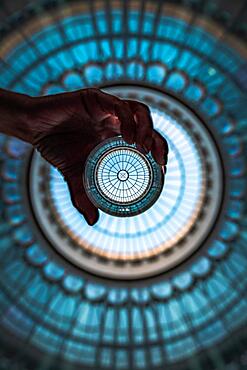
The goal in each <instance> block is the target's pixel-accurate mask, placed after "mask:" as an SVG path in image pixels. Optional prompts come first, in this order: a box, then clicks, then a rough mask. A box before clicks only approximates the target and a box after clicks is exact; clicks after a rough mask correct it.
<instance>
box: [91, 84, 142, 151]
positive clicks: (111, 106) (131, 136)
mask: <svg viewBox="0 0 247 370" xmlns="http://www.w3.org/2000/svg"><path fill="white" fill-rule="evenodd" d="M91 90H92V91H91V93H93V94H94V96H95V99H96V102H97V104H98V106H99V108H100V109H101V110H102V112H104V114H106V113H110V114H112V115H115V116H117V118H118V120H119V121H120V130H121V134H122V136H123V139H124V140H125V141H126V142H127V143H129V144H132V143H133V142H134V141H135V134H136V123H135V120H134V115H133V113H132V110H131V109H130V106H129V104H128V103H127V102H126V101H124V100H122V99H120V98H118V97H116V96H114V95H110V94H107V93H105V92H103V91H101V90H98V89H91Z"/></svg>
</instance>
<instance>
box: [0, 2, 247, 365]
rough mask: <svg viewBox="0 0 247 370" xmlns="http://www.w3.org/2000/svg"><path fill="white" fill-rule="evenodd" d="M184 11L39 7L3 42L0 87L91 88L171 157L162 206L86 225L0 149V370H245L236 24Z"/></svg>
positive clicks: (21, 152) (60, 185)
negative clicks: (143, 123)
mask: <svg viewBox="0 0 247 370" xmlns="http://www.w3.org/2000/svg"><path fill="white" fill-rule="evenodd" d="M48 3H49V4H48ZM176 3H178V2H176ZM181 3H182V2H181ZM185 3H186V4H185ZM192 3H193V4H194V5H193V4H192ZM183 4H185V5H184V6H182V5H174V2H161V1H159V2H158V1H152V2H149V1H145V2H142V1H140V2H139V1H128V2H126V1H116V2H115V1H114V2H110V1H107V0H105V1H90V2H89V1H83V2H76V1H75V2H74V1H70V2H68V3H66V2H65V1H61V2H59V1H54V2H50V1H49V2H42V3H41V2H39V1H38V2H35V4H34V5H30V6H29V7H28V8H27V10H26V11H24V12H23V13H21V14H19V15H16V16H15V17H12V18H11V19H9V21H8V23H7V25H8V27H7V26H6V29H1V35H2V34H3V35H4V36H5V37H4V38H3V40H2V41H1V44H0V56H1V59H0V61H1V63H0V80H1V87H4V88H8V89H12V90H15V91H19V92H24V93H28V94H31V95H39V94H52V93H58V92H62V91H70V90H74V89H77V88H83V87H88V86H100V87H102V88H103V89H105V90H106V91H108V92H109V93H112V94H116V95H118V96H120V97H124V98H130V99H137V100H140V101H142V102H144V103H146V104H148V105H149V107H150V110H151V114H152V117H153V121H154V125H155V128H156V129H157V130H158V131H159V132H160V133H161V134H162V135H164V136H165V137H166V138H167V140H168V145H169V158H168V164H167V173H166V176H165V183H164V187H163V190H162V192H161V194H160V197H159V198H158V200H157V202H155V204H154V205H153V206H152V207H151V208H149V209H148V210H146V211H145V212H144V213H142V214H139V215H136V216H135V217H130V218H128V217H114V216H111V215H109V214H106V213H104V212H101V215H100V221H99V222H98V223H97V224H96V225H95V226H94V227H88V226H87V225H86V223H85V221H84V219H83V217H82V216H81V215H80V214H79V213H78V212H77V211H76V210H75V209H74V208H73V206H72V204H71V201H70V197H69V193H68V189H67V185H66V183H65V182H64V181H63V178H62V176H61V175H60V174H59V173H58V171H56V170H55V169H54V168H51V167H50V166H49V165H48V164H47V163H46V162H44V161H43V160H42V159H41V158H40V157H39V155H38V154H37V153H36V152H33V151H32V148H31V147H30V146H29V145H27V144H25V143H23V142H20V141H18V140H17V139H13V138H10V137H5V136H4V135H1V137H0V148H1V151H0V155H1V162H0V167H1V172H0V176H1V181H0V189H1V198H0V215H1V224H0V267H1V272H0V312H1V318H0V327H1V338H0V342H1V349H0V369H1V370H2V369H5V370H6V369H8V370H9V369H11V370H12V369H16V370H24V369H25V370H26V369H27V370H36V369H39V370H40V369H42V370H46V369H50V370H54V369H59V370H60V369H61V370H62V369H65V368H66V370H67V369H68V370H75V369H91V368H93V369H97V370H100V369H114V370H118V369H134V370H136V369H143V370H151V369H152V370H153V369H154V370H155V369H162V370H163V369H164V368H165V369H168V370H171V369H180V370H181V369H182V370H185V369H186V370H187V369H190V370H197V369H200V370H204V369H210V370H215V369H217V370H232V369H234V370H240V369H241V370H242V369H245V368H246V364H247V361H246V358H247V357H246V330H245V328H246V323H247V299H246V292H247V275H246V269H247V253H246V243H247V234H246V226H247V221H246V220H247V219H246V207H245V200H246V153H247V152H246V121H245V111H246V74H245V72H244V71H245V66H246V49H245V46H244V44H243V43H242V42H241V40H240V39H238V40H237V39H236V38H235V37H234V36H233V35H231V31H232V30H233V31H234V32H237V31H236V27H235V25H236V24H238V28H239V29H241V27H242V26H241V14H244V11H243V9H240V10H239V15H235V16H234V17H235V18H234V17H233V16H232V18H231V15H230V18H229V19H228V21H227V20H226V21H225V23H224V27H223V26H222V24H221V25H220V24H219V23H217V24H216V23H215V22H214V21H212V20H210V15H211V14H217V16H218V17H220V15H221V13H220V11H215V9H213V5H212V2H210V1H209V2H201V1H199V0H198V1H194V2H190V1H186V2H185V1H184V2H183ZM192 5H193V6H192ZM191 7H193V11H192V10H191ZM48 8H49V12H48V11H47V9H48ZM103 164H104V163H103ZM98 170H99V171H101V172H99V173H100V174H101V175H103V173H104V171H105V170H106V168H104V166H103V165H102V167H99V168H98ZM121 171H126V169H124V168H121V169H120V171H119V172H118V175H119V178H118V181H122V180H121V179H122V178H123V180H124V181H127V180H125V178H127V175H126V173H125V172H121ZM126 172H127V171H126ZM120 177H121V179H120ZM145 186H146V185H145ZM145 186H144V188H145ZM101 191H102V194H103V193H104V192H105V193H104V195H105V197H107V193H106V190H105V189H103V188H101ZM144 193H145V191H144ZM108 195H109V194H108ZM131 196H132V195H131ZM131 196H130V198H131ZM118 200H119V198H118ZM131 201H132V200H131V199H130V202H131Z"/></svg>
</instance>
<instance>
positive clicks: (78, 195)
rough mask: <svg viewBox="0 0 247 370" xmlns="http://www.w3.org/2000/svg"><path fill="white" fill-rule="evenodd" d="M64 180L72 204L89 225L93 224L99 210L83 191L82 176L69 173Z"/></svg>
mask: <svg viewBox="0 0 247 370" xmlns="http://www.w3.org/2000/svg"><path fill="white" fill-rule="evenodd" d="M66 181H67V184H68V186H69V191H70V197H71V201H72V203H73V206H74V207H75V208H76V209H77V210H78V211H79V212H80V213H82V214H83V216H84V218H85V220H86V221H87V223H88V224H89V225H91V226H92V225H94V224H95V223H96V222H97V221H98V219H99V211H98V208H96V207H95V206H94V205H93V203H92V202H91V201H90V200H89V198H88V196H87V194H86V192H85V188H84V184H83V180H82V176H80V175H70V176H69V177H67V178H66Z"/></svg>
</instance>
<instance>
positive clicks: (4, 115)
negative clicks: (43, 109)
mask: <svg viewBox="0 0 247 370" xmlns="http://www.w3.org/2000/svg"><path fill="white" fill-rule="evenodd" d="M31 101H32V98H31V97H30V96H28V95H24V94H18V93H15V92H11V91H6V90H3V89H0V132H2V133H4V134H6V135H11V136H15V137H17V138H19V139H21V140H24V141H28V142H31V141H30V140H31V138H30V128H29V124H28V111H29V107H30V105H31Z"/></svg>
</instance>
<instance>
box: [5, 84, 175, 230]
mask: <svg viewBox="0 0 247 370" xmlns="http://www.w3.org/2000/svg"><path fill="white" fill-rule="evenodd" d="M2 94H3V98H2V101H4V99H5V100H6V102H8V99H9V97H8V96H7V98H6V96H5V95H4V94H5V92H4V91H3V93H2ZM16 95H17V94H16ZM18 95H19V98H18V99H17V98H16V97H15V95H14V93H13V94H12V97H11V99H12V100H13V102H16V101H17V100H18V101H20V102H21V103H18V104H19V105H20V106H21V107H22V110H24V111H25V109H28V114H27V115H26V114H24V117H25V118H23V121H25V120H27V121H28V124H27V127H26V126H25V134H24V133H22V127H23V126H21V124H19V126H20V127H19V128H18V130H19V135H17V134H16V135H15V125H13V127H12V131H10V133H9V134H12V135H15V136H18V137H20V138H22V139H23V140H26V141H29V142H31V143H32V144H33V145H34V147H35V148H36V149H37V150H38V151H39V152H40V153H41V155H42V156H43V157H44V158H45V159H46V160H47V161H48V162H49V163H51V164H52V165H53V166H55V167H56V168H58V170H59V171H60V172H61V173H62V175H63V176H64V179H65V180H66V181H67V183H68V186H69V190H70V194H71V199H72V202H73V205H74V206H75V207H76V208H77V209H78V211H79V212H81V213H82V214H83V215H84V217H85V219H86V221H87V222H88V224H90V225H93V224H95V223H96V222H97V220H98V217H99V213H98V209H97V208H96V207H95V206H94V205H93V204H92V203H91V202H90V200H89V199H88V197H87V195H86V193H85V189H84V185H83V176H82V175H83V169H84V164H85V161H86V159H87V157H88V155H89V153H90V151H91V150H92V149H93V148H94V147H95V146H96V145H97V144H99V143H100V142H102V141H103V140H105V139H107V138H109V137H112V136H116V135H119V134H121V135H122V136H123V139H124V140H125V141H126V142H127V143H134V142H135V143H136V144H137V145H138V146H139V148H140V149H142V150H144V151H145V152H149V151H150V150H151V152H152V155H153V157H154V158H155V160H156V161H157V162H158V163H159V164H161V165H165V164H166V161H167V153H168V146H167V142H166V140H165V139H164V138H163V137H162V136H161V135H160V134H159V133H158V132H156V131H155V130H154V129H153V123H152V118H151V115H150V111H149V108H148V107H147V106H146V105H145V104H142V103H139V102H137V101H132V100H122V99H119V98H117V97H115V96H112V95H109V94H107V93H104V92H102V91H100V90H99V89H95V88H92V89H90V88H89V89H83V90H78V91H74V92H69V93H63V94H57V95H50V96H43V97H38V98H30V97H27V96H25V95H20V94H18ZM0 100H1V99H0ZM22 100H23V102H24V106H25V107H26V108H25V109H24V108H23V102H22ZM14 104H15V103H13V106H14ZM16 105H17V104H16ZM19 105H18V106H19ZM4 109H5V110H6V108H4ZM14 109H15V108H14ZM18 109H19V108H18ZM9 120H10V119H9ZM5 131H6V130H5ZM23 132H24V127H23ZM7 133H8V132H7Z"/></svg>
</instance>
